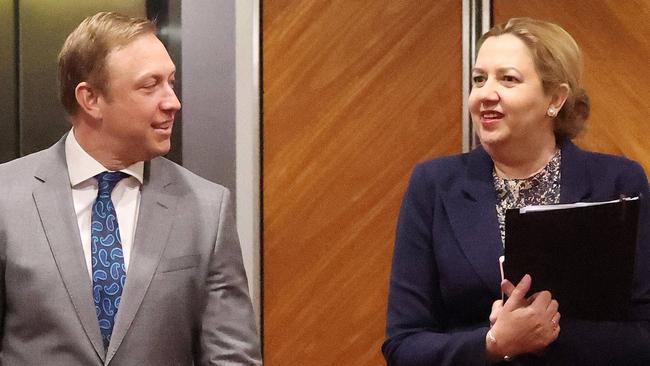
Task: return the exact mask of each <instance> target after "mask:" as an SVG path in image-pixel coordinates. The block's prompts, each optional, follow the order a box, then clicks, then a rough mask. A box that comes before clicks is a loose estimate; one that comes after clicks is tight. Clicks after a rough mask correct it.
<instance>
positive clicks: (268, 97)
mask: <svg viewBox="0 0 650 366" xmlns="http://www.w3.org/2000/svg"><path fill="white" fill-rule="evenodd" d="M262 34H263V37H262V50H263V69H262V70H263V71H262V73H263V75H262V80H263V129H262V136H263V137H262V138H263V173H262V174H263V238H262V246H263V252H262V255H263V344H264V361H265V365H266V366H286V365H305V366H312V365H337V366H339V365H345V366H362V365H368V366H370V365H373V366H374V365H379V364H383V359H382V357H381V355H380V349H379V348H380V345H381V343H382V341H383V338H384V326H385V310H386V296H387V287H388V273H389V269H390V260H391V255H392V243H393V236H394V227H395V219H396V215H397V212H398V208H399V203H400V200H401V197H402V194H403V192H404V189H405V187H406V183H407V180H408V177H409V173H410V170H411V168H412V167H413V165H414V164H415V163H416V162H417V161H420V160H424V159H428V158H431V157H433V156H438V155H443V154H452V153H458V152H459V151H460V149H461V141H460V139H461V112H462V109H461V70H460V67H461V9H460V2H456V1H421V0H402V1H393V0H377V1H350V0H330V1H314V0H267V1H263V2H262Z"/></svg>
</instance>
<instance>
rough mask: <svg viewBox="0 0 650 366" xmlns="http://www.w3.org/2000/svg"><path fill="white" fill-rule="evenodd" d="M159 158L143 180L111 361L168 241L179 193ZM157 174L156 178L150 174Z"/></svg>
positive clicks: (110, 350)
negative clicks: (177, 193) (173, 190)
mask: <svg viewBox="0 0 650 366" xmlns="http://www.w3.org/2000/svg"><path fill="white" fill-rule="evenodd" d="M160 163H161V161H160V159H154V160H153V161H152V162H150V163H147V164H145V175H144V184H143V187H142V192H141V196H140V208H139V213H138V222H137V223H136V232H135V238H134V241H133V248H132V254H131V262H130V263H129V268H128V272H127V274H126V283H125V286H124V292H123V293H122V302H121V303H120V309H119V311H118V313H117V319H116V322H115V328H114V329H113V335H112V337H111V343H110V345H109V348H108V352H107V355H106V363H107V364H108V363H109V362H110V360H111V359H112V358H113V356H114V355H115V353H116V352H117V349H118V347H119V346H120V344H121V343H122V341H123V340H124V337H125V336H126V333H127V332H128V329H129V327H130V326H131V324H132V323H133V319H134V318H135V315H136V313H137V311H138V309H139V308H140V305H141V304H142V299H143V298H144V296H145V293H146V292H147V289H148V288H149V285H150V284H151V280H152V279H153V276H154V273H155V272H156V268H157V267H158V263H160V258H161V256H162V253H163V251H164V249H165V246H166V245H167V241H168V238H169V233H170V229H171V226H172V224H173V218H174V215H175V212H176V203H177V197H176V196H175V195H173V193H172V192H171V188H172V187H173V182H172V179H171V178H170V176H169V175H168V174H166V173H168V170H164V169H161V167H162V166H161V165H162V164H160ZM152 175H155V178H154V179H151V176H152Z"/></svg>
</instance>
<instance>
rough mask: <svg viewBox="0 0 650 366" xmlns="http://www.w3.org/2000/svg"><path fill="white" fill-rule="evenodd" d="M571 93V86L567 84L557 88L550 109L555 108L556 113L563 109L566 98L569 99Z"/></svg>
mask: <svg viewBox="0 0 650 366" xmlns="http://www.w3.org/2000/svg"><path fill="white" fill-rule="evenodd" d="M570 92H571V88H570V87H569V84H567V83H562V84H560V85H559V86H558V87H557V88H555V91H554V92H553V94H552V96H551V103H550V104H549V106H548V107H549V108H553V109H555V110H556V111H559V110H560V109H562V106H563V105H564V102H566V98H568V97H569V93H570Z"/></svg>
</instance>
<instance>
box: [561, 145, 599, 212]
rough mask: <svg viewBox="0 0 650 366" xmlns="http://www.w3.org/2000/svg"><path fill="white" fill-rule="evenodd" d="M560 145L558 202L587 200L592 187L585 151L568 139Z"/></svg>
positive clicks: (589, 197)
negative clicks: (560, 183)
mask: <svg viewBox="0 0 650 366" xmlns="http://www.w3.org/2000/svg"><path fill="white" fill-rule="evenodd" d="M560 147H561V149H562V162H561V164H560V180H561V182H562V185H561V187H560V202H561V203H574V202H580V201H583V202H586V201H589V200H590V199H591V192H592V188H591V179H590V175H589V174H588V173H589V172H588V170H587V158H586V154H585V152H584V151H582V150H580V149H579V148H578V147H577V146H575V145H574V144H573V143H572V142H571V141H569V140H566V141H564V142H562V144H561V146H560Z"/></svg>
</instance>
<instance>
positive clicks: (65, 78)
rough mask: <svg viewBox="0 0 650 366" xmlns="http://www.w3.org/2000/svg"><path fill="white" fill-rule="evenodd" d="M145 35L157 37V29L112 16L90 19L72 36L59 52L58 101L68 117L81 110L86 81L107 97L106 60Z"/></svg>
mask: <svg viewBox="0 0 650 366" xmlns="http://www.w3.org/2000/svg"><path fill="white" fill-rule="evenodd" d="M145 34H156V26H155V24H154V23H152V22H151V21H150V20H148V19H145V18H136V17H130V16H127V15H123V14H118V13H113V12H101V13H97V14H95V15H93V16H91V17H88V18H86V19H84V21H82V22H81V24H79V26H77V28H76V29H75V30H74V31H72V33H70V35H69V36H68V38H67V39H66V40H65V43H64V44H63V47H62V48H61V52H59V97H60V99H61V103H62V104H63V107H64V108H65V110H66V112H67V113H68V114H69V115H74V114H75V113H76V112H77V110H78V108H79V104H78V103H77V98H76V97H75V88H76V87H77V85H79V83H81V82H83V81H86V82H88V83H89V84H90V85H91V86H92V87H93V88H94V89H96V90H98V91H100V92H102V93H104V94H106V92H107V90H108V71H107V70H106V57H107V56H108V54H109V53H110V52H111V51H112V50H114V49H116V48H120V47H124V46H126V45H127V44H129V43H131V42H132V41H133V40H134V39H135V38H137V37H139V36H141V35H145Z"/></svg>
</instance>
